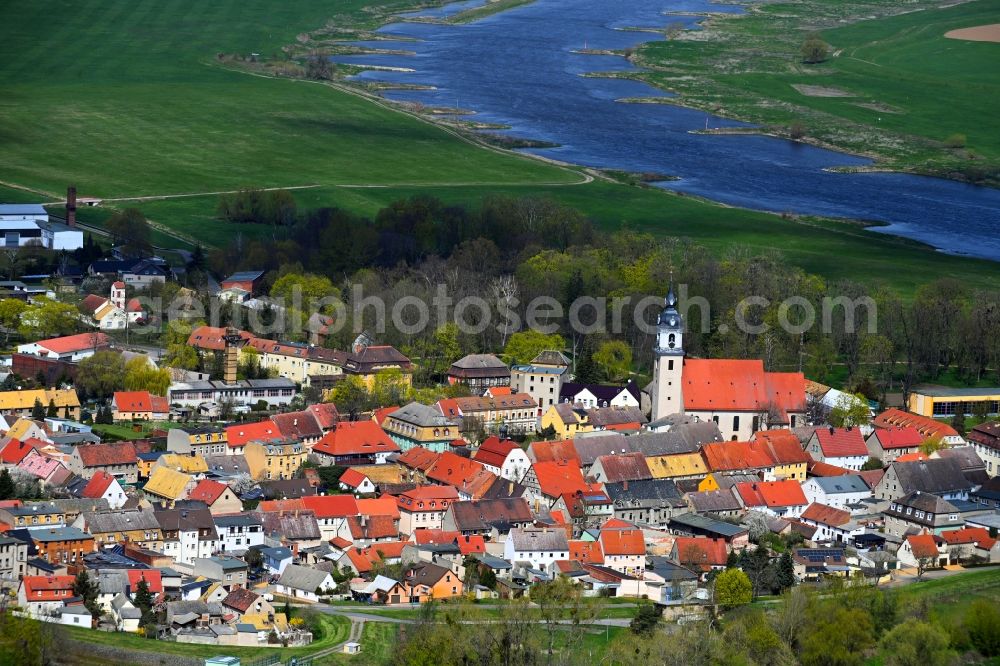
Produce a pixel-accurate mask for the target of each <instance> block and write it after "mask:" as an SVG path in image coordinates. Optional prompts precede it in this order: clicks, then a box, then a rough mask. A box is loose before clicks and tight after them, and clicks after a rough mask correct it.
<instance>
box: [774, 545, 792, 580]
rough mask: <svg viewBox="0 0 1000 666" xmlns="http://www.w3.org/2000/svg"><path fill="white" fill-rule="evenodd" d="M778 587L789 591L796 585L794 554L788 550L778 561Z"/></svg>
mask: <svg viewBox="0 0 1000 666" xmlns="http://www.w3.org/2000/svg"><path fill="white" fill-rule="evenodd" d="M777 583H778V587H779V588H780V589H782V590H787V589H788V588H790V587H793V586H794V585H795V565H794V563H793V562H792V554H791V553H789V552H788V551H787V550H786V551H785V552H784V553H782V554H781V557H780V558H779V559H778V576H777Z"/></svg>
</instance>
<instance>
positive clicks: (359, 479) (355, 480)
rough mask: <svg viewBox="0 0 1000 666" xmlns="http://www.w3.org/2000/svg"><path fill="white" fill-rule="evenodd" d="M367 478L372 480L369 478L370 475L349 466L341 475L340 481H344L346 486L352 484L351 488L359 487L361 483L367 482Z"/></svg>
mask: <svg viewBox="0 0 1000 666" xmlns="http://www.w3.org/2000/svg"><path fill="white" fill-rule="evenodd" d="M366 479H367V480H368V481H371V479H369V478H368V475H366V474H363V473H362V472H359V471H358V470H357V469H355V468H354V467H348V468H347V470H346V471H345V472H344V473H343V474H341V475H340V479H338V483H342V484H344V485H345V486H350V487H351V488H359V487H361V484H363V483H364V482H365V480H366Z"/></svg>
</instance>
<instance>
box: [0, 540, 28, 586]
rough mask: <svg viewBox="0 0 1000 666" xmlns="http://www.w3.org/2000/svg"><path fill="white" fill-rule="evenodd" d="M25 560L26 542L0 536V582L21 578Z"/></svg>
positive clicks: (26, 557)
mask: <svg viewBox="0 0 1000 666" xmlns="http://www.w3.org/2000/svg"><path fill="white" fill-rule="evenodd" d="M27 560H28V544H27V543H26V542H25V541H22V540H20V539H15V538H13V537H8V536H0V584H2V583H5V582H11V581H16V580H20V579H21V578H23V577H24V574H25V564H26V562H27Z"/></svg>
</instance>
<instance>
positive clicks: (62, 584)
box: [21, 576, 76, 601]
mask: <svg viewBox="0 0 1000 666" xmlns="http://www.w3.org/2000/svg"><path fill="white" fill-rule="evenodd" d="M74 580H76V577H75V576H25V577H24V578H23V579H22V580H21V582H22V583H23V584H24V592H25V595H26V597H27V599H28V600H29V601H62V600H64V599H68V598H70V597H72V596H73V581H74Z"/></svg>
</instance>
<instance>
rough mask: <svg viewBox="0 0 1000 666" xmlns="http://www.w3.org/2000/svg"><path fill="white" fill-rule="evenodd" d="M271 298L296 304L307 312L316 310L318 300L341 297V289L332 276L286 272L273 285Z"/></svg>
mask: <svg viewBox="0 0 1000 666" xmlns="http://www.w3.org/2000/svg"><path fill="white" fill-rule="evenodd" d="M270 293H271V298H274V299H281V300H282V302H284V303H285V304H286V306H289V307H290V306H292V305H295V307H297V308H298V309H300V310H304V311H306V312H310V313H312V312H316V311H317V310H318V308H317V307H314V306H317V305H318V303H317V302H318V301H319V300H320V299H323V298H328V297H330V296H335V297H339V296H340V290H339V289H337V288H336V287H334V286H333V283H332V282H330V278H328V277H324V276H322V275H314V274H313V273H286V274H284V275H282V276H281V277H279V278H278V279H277V280H275V281H274V285H272V286H271V292H270Z"/></svg>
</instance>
